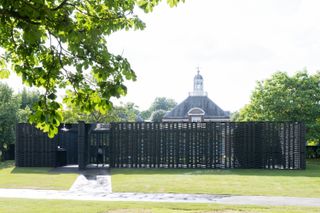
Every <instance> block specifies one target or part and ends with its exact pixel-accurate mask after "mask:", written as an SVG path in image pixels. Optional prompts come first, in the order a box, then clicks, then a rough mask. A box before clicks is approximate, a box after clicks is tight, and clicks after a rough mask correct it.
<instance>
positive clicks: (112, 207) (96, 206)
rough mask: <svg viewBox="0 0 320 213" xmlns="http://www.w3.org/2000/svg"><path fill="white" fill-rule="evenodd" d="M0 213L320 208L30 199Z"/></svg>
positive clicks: (0, 202)
mask: <svg viewBox="0 0 320 213" xmlns="http://www.w3.org/2000/svg"><path fill="white" fill-rule="evenodd" d="M0 212H2V213H17V212H23V213H43V212H49V213H52V212H57V213H58V212H59V213H60V212H68V213H91V212H92V213H93V212H94V213H96V212H99V213H104V212H111V213H125V212H130V213H131V212H139V213H149V212H155V213H165V212H185V213H191V212H217V213H247V212H250V213H251V212H259V213H277V212H286V213H287V212H289V213H291V212H292V213H305V212H308V213H315V212H320V208H309V207H282V206H280V207H268V206H249V205H248V206H243V205H242V206H239V205H218V204H194V203H152V202H137V203H133V202H102V201H69V200H68V201H65V200H29V199H0Z"/></svg>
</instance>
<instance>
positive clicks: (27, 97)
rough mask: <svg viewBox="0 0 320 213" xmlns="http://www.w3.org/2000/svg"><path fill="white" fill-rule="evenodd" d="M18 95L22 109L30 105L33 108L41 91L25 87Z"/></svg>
mask: <svg viewBox="0 0 320 213" xmlns="http://www.w3.org/2000/svg"><path fill="white" fill-rule="evenodd" d="M18 97H19V99H20V102H21V104H20V109H25V108H26V107H28V108H29V109H31V108H32V106H33V104H34V103H37V101H38V100H39V97H40V92H39V91H37V90H35V91H29V90H27V89H26V88H23V90H22V92H21V93H19V94H18Z"/></svg>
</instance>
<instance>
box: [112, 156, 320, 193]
mask: <svg viewBox="0 0 320 213" xmlns="http://www.w3.org/2000/svg"><path fill="white" fill-rule="evenodd" d="M111 172H112V188H113V191H114V192H168V193H207V194H233V195H273V196H296V197H320V160H313V161H308V162H307V169H306V170H254V169H248V170H242V169H234V170H208V169H204V170H199V169H112V170H111Z"/></svg>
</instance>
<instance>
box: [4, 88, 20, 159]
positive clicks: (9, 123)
mask: <svg viewBox="0 0 320 213" xmlns="http://www.w3.org/2000/svg"><path fill="white" fill-rule="evenodd" d="M18 108H19V101H18V99H17V98H16V97H14V96H13V91H12V89H11V88H10V87H9V86H8V85H6V84H3V83H0V160H1V158H2V153H3V151H4V150H6V148H7V147H8V145H9V144H11V143H14V139H15V131H14V130H15V125H16V112H17V110H18Z"/></svg>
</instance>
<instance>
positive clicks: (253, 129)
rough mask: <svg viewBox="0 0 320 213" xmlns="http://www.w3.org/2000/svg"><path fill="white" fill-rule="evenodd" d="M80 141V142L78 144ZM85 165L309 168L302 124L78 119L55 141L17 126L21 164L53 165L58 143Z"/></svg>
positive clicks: (19, 160)
mask: <svg viewBox="0 0 320 213" xmlns="http://www.w3.org/2000/svg"><path fill="white" fill-rule="evenodd" d="M76 140H78V142H76ZM58 145H61V146H62V147H63V148H66V149H67V154H68V155H67V156H68V163H74V162H75V159H77V160H78V164H79V167H81V168H82V169H84V168H85V167H86V165H87V164H88V163H95V161H96V158H95V153H96V149H97V146H102V147H103V149H104V162H105V163H106V164H109V165H110V166H111V167H117V168H121V167H129V168H270V169H304V168H305V128H304V125H303V124H302V123H298V122H279V123H274V122H243V123H242V122H241V123H239V122H238V123H236V122H212V123H171V122H168V123H112V124H110V125H108V128H107V129H102V130H101V129H97V127H96V125H94V124H84V123H79V125H72V126H71V127H70V129H69V131H59V134H58V135H57V136H56V137H55V138H54V139H52V140H50V139H48V138H47V136H46V135H45V134H43V133H42V132H40V131H39V130H36V129H35V128H34V127H32V126H30V125H28V124H19V125H18V126H17V141H16V147H17V148H16V164H17V166H54V165H55V161H56V159H55V154H54V153H55V151H56V147H57V146H58Z"/></svg>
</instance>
